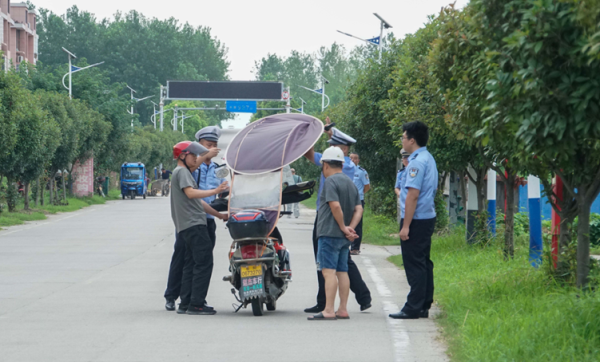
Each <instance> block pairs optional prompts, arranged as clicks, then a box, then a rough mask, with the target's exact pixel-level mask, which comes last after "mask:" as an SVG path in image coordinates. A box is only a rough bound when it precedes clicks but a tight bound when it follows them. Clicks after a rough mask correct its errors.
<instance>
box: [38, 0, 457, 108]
mask: <svg viewBox="0 0 600 362" xmlns="http://www.w3.org/2000/svg"><path fill="white" fill-rule="evenodd" d="M32 2H33V3H34V4H35V6H36V7H38V8H46V9H50V10H52V11H53V12H55V13H57V14H61V15H62V14H64V13H65V11H66V9H68V8H69V7H71V6H73V5H77V6H78V7H79V9H81V10H85V11H89V12H91V13H93V14H95V15H96V17H97V18H98V19H102V18H111V17H112V15H113V14H114V13H115V12H116V11H122V12H128V11H130V10H133V9H135V10H137V11H139V12H141V13H143V14H144V15H145V16H147V17H156V18H159V19H167V18H170V17H174V18H176V19H178V20H179V21H180V22H182V23H185V22H188V23H190V24H192V25H194V26H199V25H202V26H207V27H210V28H211V29H212V32H211V33H212V35H213V36H215V37H217V38H218V39H219V40H220V41H221V42H222V43H224V44H225V46H226V47H227V48H228V60H229V61H230V63H231V65H230V67H229V70H230V72H229V75H230V78H231V80H252V79H254V74H253V73H252V69H253V67H254V62H255V61H257V60H259V59H260V58H262V57H264V56H266V55H267V54H268V53H276V54H278V55H284V56H285V55H288V54H289V53H290V52H291V51H292V50H298V51H301V52H310V53H313V52H316V51H317V50H318V49H319V48H320V47H321V46H330V45H331V44H332V43H334V42H338V43H340V44H343V45H344V46H345V47H346V49H351V48H352V47H353V46H355V45H357V44H359V43H360V41H359V40H356V39H353V38H350V37H347V36H345V35H342V34H340V33H338V32H337V31H336V30H341V31H344V32H347V33H350V34H353V35H356V36H358V37H361V38H371V37H375V36H378V35H379V24H380V23H379V20H378V19H377V18H376V17H375V16H374V15H373V13H378V14H379V15H381V17H383V18H384V19H385V20H386V21H387V22H388V23H390V24H391V25H392V27H393V28H392V29H390V30H391V31H393V32H394V34H395V35H396V37H401V36H403V35H404V34H407V33H413V32H415V31H416V30H417V29H419V28H420V27H422V26H423V23H425V22H426V20H427V16H428V15H431V14H436V13H438V12H439V11H440V9H441V7H442V6H446V5H448V4H449V3H450V2H451V0H416V1H415V0H368V1H348V0H321V1H315V0H305V1H300V2H292V1H274V0H255V1H249V0H221V1H206V0H205V1H189V0H187V1H186V0H169V1H165V0H157V1H152V0H150V1H149V0H126V1H123V0H102V1H90V0H86V1H83V0H32ZM467 2H468V0H457V2H456V3H457V6H460V7H462V6H464V5H465V4H466V3H467ZM292 3H293V4H294V5H293V6H292V5H291V4H292ZM243 118H244V119H247V117H243Z"/></svg>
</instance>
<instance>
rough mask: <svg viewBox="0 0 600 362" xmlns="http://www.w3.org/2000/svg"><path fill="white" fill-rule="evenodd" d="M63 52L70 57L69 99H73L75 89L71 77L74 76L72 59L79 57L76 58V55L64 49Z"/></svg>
mask: <svg viewBox="0 0 600 362" xmlns="http://www.w3.org/2000/svg"><path fill="white" fill-rule="evenodd" d="M62 50H63V52H65V53H67V55H68V56H69V99H73V91H72V89H73V87H72V83H71V75H72V74H73V68H72V67H71V58H73V59H77V57H76V56H75V54H73V53H71V52H70V51H68V50H67V49H65V48H64V47H63V48H62ZM63 85H64V84H63Z"/></svg>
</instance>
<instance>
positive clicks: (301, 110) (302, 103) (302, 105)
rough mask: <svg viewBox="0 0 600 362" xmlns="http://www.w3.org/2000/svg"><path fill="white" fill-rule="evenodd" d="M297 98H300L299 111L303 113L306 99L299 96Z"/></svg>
mask: <svg viewBox="0 0 600 362" xmlns="http://www.w3.org/2000/svg"><path fill="white" fill-rule="evenodd" d="M298 98H300V102H301V103H300V113H302V114H304V105H305V104H306V101H305V100H304V99H302V98H301V97H298Z"/></svg>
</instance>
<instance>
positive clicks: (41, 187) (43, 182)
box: [40, 177, 46, 206]
mask: <svg viewBox="0 0 600 362" xmlns="http://www.w3.org/2000/svg"><path fill="white" fill-rule="evenodd" d="M40 181H41V182H42V184H41V185H40V205H42V206H44V193H46V178H45V177H42V178H41V180H40Z"/></svg>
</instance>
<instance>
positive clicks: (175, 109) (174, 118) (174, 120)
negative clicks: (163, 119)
mask: <svg viewBox="0 0 600 362" xmlns="http://www.w3.org/2000/svg"><path fill="white" fill-rule="evenodd" d="M173 131H177V107H175V108H174V109H173Z"/></svg>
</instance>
